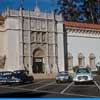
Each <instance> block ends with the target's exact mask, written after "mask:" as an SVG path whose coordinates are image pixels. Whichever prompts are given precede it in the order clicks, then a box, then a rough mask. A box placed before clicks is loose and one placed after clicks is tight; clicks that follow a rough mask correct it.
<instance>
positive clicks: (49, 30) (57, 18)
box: [0, 7, 64, 74]
mask: <svg viewBox="0 0 100 100" xmlns="http://www.w3.org/2000/svg"><path fill="white" fill-rule="evenodd" d="M2 16H3V17H2V19H3V20H2V22H3V23H2V25H1V26H0V41H1V42H0V55H1V54H2V55H1V56H3V57H4V58H2V59H5V58H6V59H5V61H4V62H5V63H4V68H1V69H3V70H17V69H28V70H29V73H30V74H32V73H50V72H51V73H55V72H57V71H58V70H64V53H63V51H64V47H63V22H62V17H61V15H55V14H54V12H52V13H42V12H41V11H40V9H39V8H38V7H36V8H35V9H34V11H25V10H22V8H20V10H10V9H6V11H5V12H4V13H2ZM1 28H2V29H1Z"/></svg>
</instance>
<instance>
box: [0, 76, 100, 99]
mask: <svg viewBox="0 0 100 100" xmlns="http://www.w3.org/2000/svg"><path fill="white" fill-rule="evenodd" d="M0 97H7V98H9V97H10V98H13V97H14V98H15V97H16V98H23V97H24V98H40V97H41V98H52V97H53V98H76V97H77V98H80V97H81V98H100V76H94V83H93V84H78V85H75V84H74V82H68V83H61V84H57V83H56V81H55V79H44V80H42V79H39V80H35V81H34V83H32V84H22V85H0Z"/></svg>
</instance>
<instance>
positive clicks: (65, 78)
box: [56, 72, 72, 83]
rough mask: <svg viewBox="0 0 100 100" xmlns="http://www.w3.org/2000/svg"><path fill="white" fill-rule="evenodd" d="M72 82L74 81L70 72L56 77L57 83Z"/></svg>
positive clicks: (60, 73)
mask: <svg viewBox="0 0 100 100" xmlns="http://www.w3.org/2000/svg"><path fill="white" fill-rule="evenodd" d="M70 81H72V77H71V76H70V75H69V73H68V72H59V73H58V74H57V76H56V83H60V82H70Z"/></svg>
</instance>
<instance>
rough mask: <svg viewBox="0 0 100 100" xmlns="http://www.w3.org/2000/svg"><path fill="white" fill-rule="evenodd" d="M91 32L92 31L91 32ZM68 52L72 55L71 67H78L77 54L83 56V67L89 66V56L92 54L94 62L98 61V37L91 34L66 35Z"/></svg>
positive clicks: (99, 48)
mask: <svg viewBox="0 0 100 100" xmlns="http://www.w3.org/2000/svg"><path fill="white" fill-rule="evenodd" d="M91 32H92V31H91ZM68 52H70V53H72V56H73V65H74V66H76V65H78V54H79V53H80V52H81V53H82V54H83V55H84V56H85V66H87V64H88V65H89V54H90V53H94V55H95V57H96V58H95V62H96V63H97V62H98V61H100V35H98V34H93V33H78V32H73V33H68Z"/></svg>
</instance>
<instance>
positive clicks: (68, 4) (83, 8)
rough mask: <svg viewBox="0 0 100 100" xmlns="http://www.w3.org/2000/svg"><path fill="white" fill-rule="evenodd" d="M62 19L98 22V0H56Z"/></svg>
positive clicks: (99, 8) (99, 7) (99, 1)
mask: <svg viewBox="0 0 100 100" xmlns="http://www.w3.org/2000/svg"><path fill="white" fill-rule="evenodd" d="M57 4H58V5H59V8H60V11H59V12H60V13H62V14H63V17H64V20H67V21H78V22H86V23H98V24H99V23H100V0H57Z"/></svg>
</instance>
